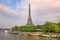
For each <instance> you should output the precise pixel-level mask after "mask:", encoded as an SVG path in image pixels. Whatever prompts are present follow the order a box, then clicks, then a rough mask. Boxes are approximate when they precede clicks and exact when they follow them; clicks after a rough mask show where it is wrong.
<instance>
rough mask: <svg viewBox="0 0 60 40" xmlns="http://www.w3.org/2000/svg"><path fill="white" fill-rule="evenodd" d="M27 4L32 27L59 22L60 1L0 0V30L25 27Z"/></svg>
mask: <svg viewBox="0 0 60 40" xmlns="http://www.w3.org/2000/svg"><path fill="white" fill-rule="evenodd" d="M29 3H30V4H31V17H32V21H33V23H34V25H38V24H39V25H41V24H44V23H45V22H46V21H49V22H60V0H0V28H12V27H14V26H16V25H18V26H21V25H26V23H27V18H28V12H29V11H28V8H29Z"/></svg>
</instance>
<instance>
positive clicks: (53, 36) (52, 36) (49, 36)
mask: <svg viewBox="0 0 60 40" xmlns="http://www.w3.org/2000/svg"><path fill="white" fill-rule="evenodd" d="M42 37H48V38H56V37H57V35H42Z"/></svg>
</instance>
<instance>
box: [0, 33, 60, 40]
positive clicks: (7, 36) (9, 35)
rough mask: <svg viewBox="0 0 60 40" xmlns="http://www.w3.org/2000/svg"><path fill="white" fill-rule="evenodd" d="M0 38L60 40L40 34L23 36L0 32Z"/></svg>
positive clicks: (4, 39) (1, 39)
mask: <svg viewBox="0 0 60 40" xmlns="http://www.w3.org/2000/svg"><path fill="white" fill-rule="evenodd" d="M0 40H60V39H59V38H44V37H38V36H23V35H15V34H6V33H4V32H0Z"/></svg>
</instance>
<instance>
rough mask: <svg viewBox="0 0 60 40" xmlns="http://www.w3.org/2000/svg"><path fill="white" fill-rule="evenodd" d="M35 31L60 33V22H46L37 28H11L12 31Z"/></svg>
mask: <svg viewBox="0 0 60 40" xmlns="http://www.w3.org/2000/svg"><path fill="white" fill-rule="evenodd" d="M36 29H41V30H42V32H47V31H48V32H51V31H52V32H60V22H59V23H53V22H46V23H45V24H43V25H37V26H15V27H13V28H12V30H13V31H24V32H34V31H36Z"/></svg>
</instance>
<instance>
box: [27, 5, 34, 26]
mask: <svg viewBox="0 0 60 40" xmlns="http://www.w3.org/2000/svg"><path fill="white" fill-rule="evenodd" d="M30 7H31V5H30V4H29V15H28V20H27V24H26V25H33V22H32V18H31V8H30Z"/></svg>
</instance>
